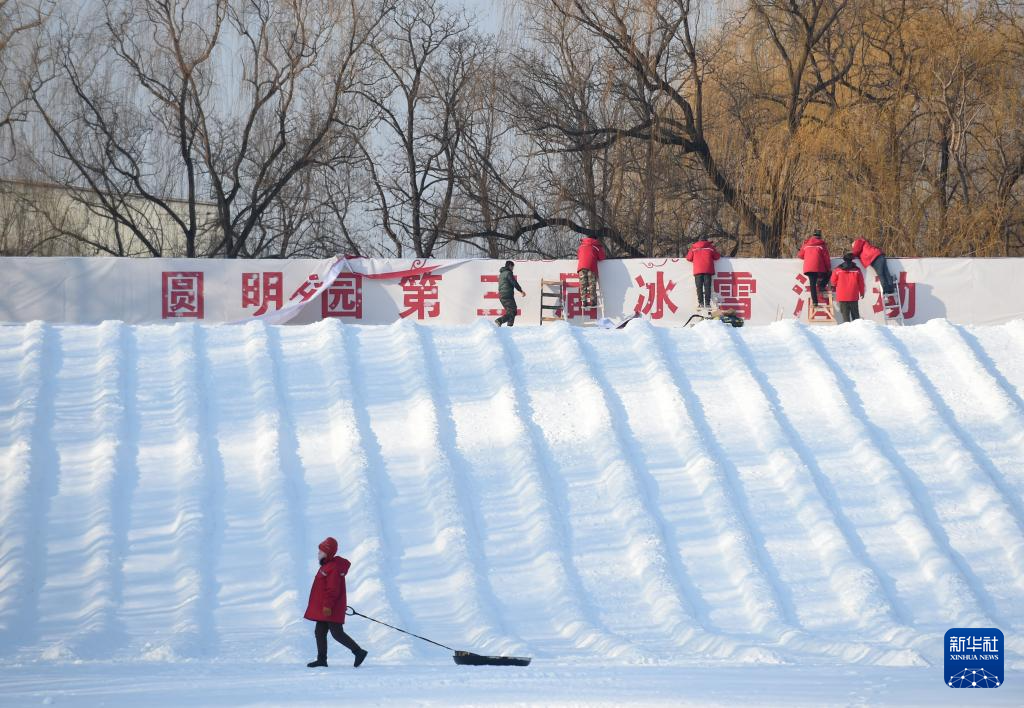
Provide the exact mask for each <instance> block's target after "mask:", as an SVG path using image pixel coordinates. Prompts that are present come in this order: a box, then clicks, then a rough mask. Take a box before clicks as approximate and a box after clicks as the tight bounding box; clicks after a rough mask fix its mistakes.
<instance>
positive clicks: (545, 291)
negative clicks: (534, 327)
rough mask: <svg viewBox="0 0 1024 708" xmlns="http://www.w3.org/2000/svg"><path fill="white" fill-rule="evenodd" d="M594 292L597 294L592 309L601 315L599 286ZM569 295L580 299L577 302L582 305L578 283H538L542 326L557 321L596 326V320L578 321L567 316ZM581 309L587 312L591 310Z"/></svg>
mask: <svg viewBox="0 0 1024 708" xmlns="http://www.w3.org/2000/svg"><path fill="white" fill-rule="evenodd" d="M595 290H596V293H597V304H596V305H595V306H594V308H593V309H596V310H597V312H598V313H603V312H604V296H603V294H602V293H601V286H600V285H599V284H597V285H596V287H595ZM570 293H573V295H572V297H577V298H580V300H579V302H580V303H582V293H580V292H579V284H578V283H575V284H574V283H572V282H569V281H568V280H567V279H565V278H563V279H561V280H541V281H540V323H541V324H542V325H543V324H544V323H545V322H557V321H559V320H565V321H567V322H569V321H572V322H573V323H574V324H580V325H593V324H596V320H589V319H578V318H577V317H570V316H569V304H570ZM581 308H582V304H581ZM582 309H586V310H589V309H591V308H589V307H588V308H582Z"/></svg>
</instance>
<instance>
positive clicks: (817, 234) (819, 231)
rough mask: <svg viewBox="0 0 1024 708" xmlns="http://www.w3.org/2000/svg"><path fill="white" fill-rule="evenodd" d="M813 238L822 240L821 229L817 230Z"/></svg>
mask: <svg viewBox="0 0 1024 708" xmlns="http://www.w3.org/2000/svg"><path fill="white" fill-rule="evenodd" d="M811 236H817V237H818V238H821V229H815V230H814V233H812V234H811Z"/></svg>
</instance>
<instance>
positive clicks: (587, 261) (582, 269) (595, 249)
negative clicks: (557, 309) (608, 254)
mask: <svg viewBox="0 0 1024 708" xmlns="http://www.w3.org/2000/svg"><path fill="white" fill-rule="evenodd" d="M604 259H605V253H604V246H602V245H601V242H600V241H598V240H597V239H596V238H591V237H589V236H584V237H583V240H581V241H580V247H579V248H578V249H577V250H576V272H577V273H578V274H579V276H580V298H581V299H582V300H583V306H584V307H594V306H595V305H597V264H598V263H599V262H601V261H603V260H604Z"/></svg>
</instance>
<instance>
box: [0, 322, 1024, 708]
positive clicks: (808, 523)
mask: <svg viewBox="0 0 1024 708" xmlns="http://www.w3.org/2000/svg"><path fill="white" fill-rule="evenodd" d="M0 465H2V467H0V472H2V477H0V484H2V487H0V704H3V705H35V704H43V703H47V704H49V703H53V704H55V705H69V704H70V705H99V704H106V705H143V704H145V705H154V704H157V705H159V704H165V705H184V704H191V705H210V704H213V705H218V704H265V705H280V704H286V703H288V704H298V703H305V704H308V705H315V704H323V703H330V702H336V703H345V704H366V703H380V704H438V705H444V704H450V703H471V704H472V703H475V704H488V705H490V704H523V705H536V704H607V705H623V704H631V703H642V704H658V703H661V704H665V705H680V704H687V703H692V704H713V705H735V704H736V703H739V702H744V703H748V704H751V705H772V704H789V705H792V704H805V705H824V704H840V705H844V704H851V703H887V702H891V703H912V704H921V705H923V704H936V703H949V704H953V703H958V704H963V702H964V701H968V702H969V701H976V700H981V697H983V699H984V700H983V702H984V703H985V704H987V705H991V704H1007V705H1020V704H1022V703H1024V649H1022V648H1024V638H1022V635H1021V632H1020V630H1021V628H1022V627H1024V322H1013V323H1010V324H1006V325H1002V326H998V327H986V328H969V327H960V326H955V325H953V324H950V323H948V322H946V321H943V320H939V321H933V322H929V323H928V324H926V325H921V326H916V327H907V328H886V327H883V326H878V325H874V324H871V323H867V322H857V323H853V324H849V325H843V326H840V327H823V328H808V327H805V326H802V325H799V324H796V323H793V322H786V323H777V324H775V325H771V326H767V327H758V328H747V329H743V330H735V329H732V328H728V327H725V326H722V325H720V324H718V323H713V322H708V323H702V324H700V325H698V326H697V327H694V328H691V329H685V328H676V329H668V328H657V327H652V326H650V325H649V324H648V323H645V322H642V321H638V322H634V323H631V324H630V325H629V326H628V327H627V328H626V329H624V330H622V331H614V330H613V331H606V330H594V329H583V328H574V327H569V326H566V325H564V324H557V325H553V326H544V327H521V328H520V327H517V328H515V329H511V330H510V329H500V330H499V329H497V328H495V327H493V325H491V324H489V323H483V322H481V323H478V324H476V325H473V326H465V327H422V326H416V325H414V324H411V323H408V322H403V323H399V324H396V325H393V326H385V327H370V326H348V325H342V324H339V323H338V322H334V321H326V322H323V323H319V324H316V325H310V326H303V327H267V326H264V325H263V324H261V323H253V324H249V325H245V326H230V325H225V326H200V325H196V324H191V323H187V324H177V325H173V326H167V325H152V326H126V325H123V324H120V323H115V322H108V323H104V324H102V325H98V326H50V325H46V324H42V323H32V324H28V325H23V326H3V327H0ZM328 535H332V536H334V537H336V538H337V539H338V540H339V542H340V544H341V554H342V555H344V556H346V557H347V558H349V559H350V560H351V561H352V564H353V565H352V570H351V571H350V573H349V577H348V597H349V603H350V605H352V606H353V607H355V608H356V609H357V610H358V611H359V612H361V613H363V614H366V615H369V616H372V617H376V618H378V619H380V620H383V621H385V622H388V623H390V624H393V625H397V626H399V627H403V628H406V629H408V630H410V631H412V632H415V633H417V634H421V635H424V636H427V637H430V638H432V639H435V640H437V641H440V642H442V643H444V644H447V645H449V646H451V647H454V648H457V649H467V650H472V651H476V652H478V653H483V654H508V655H516V656H532V657H533V664H532V665H531V666H530V667H528V668H473V667H458V666H455V665H454V664H453V663H452V662H451V656H450V653H449V652H447V651H446V650H444V649H440V648H438V647H436V646H433V645H430V644H427V643H424V642H420V641H418V640H416V639H413V638H411V637H409V636H407V635H404V634H400V633H398V632H395V631H392V630H390V629H387V628H385V627H382V626H380V625H377V624H372V623H370V622H368V621H367V620H364V619H362V618H359V617H350V618H348V621H347V623H346V627H347V628H348V631H349V632H350V634H352V635H353V636H354V637H355V638H356V639H357V641H359V642H360V643H361V644H363V646H364V647H366V648H367V649H369V650H370V657H369V659H368V660H367V663H366V664H365V665H364V666H363V667H361V668H359V669H357V670H356V669H353V668H352V667H351V655H350V654H348V652H347V651H346V650H345V649H344V648H343V647H341V646H340V645H338V644H335V643H333V642H332V644H331V647H330V657H329V661H330V663H331V666H330V668H328V669H319V670H310V669H307V668H306V667H305V662H306V661H309V660H310V659H312V658H313V657H314V654H315V651H314V646H313V638H312V624H311V623H310V622H307V621H305V620H303V619H302V613H303V611H304V609H305V605H306V599H307V597H308V591H309V585H310V582H311V580H312V577H313V574H314V572H315V570H316V568H317V565H316V546H317V543H318V542H319V541H320V540H321V539H323V538H324V537H325V536H328ZM953 627H995V628H998V629H1001V630H1002V631H1003V633H1004V634H1005V637H1006V650H1007V653H1006V672H1007V676H1006V677H1005V678H1004V681H1005V682H1004V685H1002V686H1001V687H999V688H998V689H990V690H988V691H987V692H986V693H984V694H964V693H962V692H959V691H957V690H953V689H950V688H947V687H946V686H945V683H944V680H943V676H942V673H943V667H942V660H943V646H942V642H943V635H944V633H945V632H946V630H948V629H950V628H953ZM979 695H980V696H981V697H979Z"/></svg>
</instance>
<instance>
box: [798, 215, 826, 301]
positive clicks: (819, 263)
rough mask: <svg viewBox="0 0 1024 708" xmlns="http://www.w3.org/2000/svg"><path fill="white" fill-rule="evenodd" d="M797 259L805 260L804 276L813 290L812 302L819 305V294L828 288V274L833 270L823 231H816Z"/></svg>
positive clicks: (806, 242)
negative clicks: (822, 234) (822, 235)
mask: <svg viewBox="0 0 1024 708" xmlns="http://www.w3.org/2000/svg"><path fill="white" fill-rule="evenodd" d="M796 257H797V258H803V259H804V275H806V276H807V280H808V287H810V289H811V302H813V303H814V304H815V305H817V304H818V292H819V290H822V291H823V290H824V289H825V288H826V287H827V283H828V273H829V271H831V270H832V257H831V256H829V255H828V246H826V245H825V241H824V240H822V238H821V231H815V232H814V235H813V236H811V237H810V238H809V239H807V240H806V241H804V245H803V246H801V247H800V250H799V251H798V252H797V254H796Z"/></svg>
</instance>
